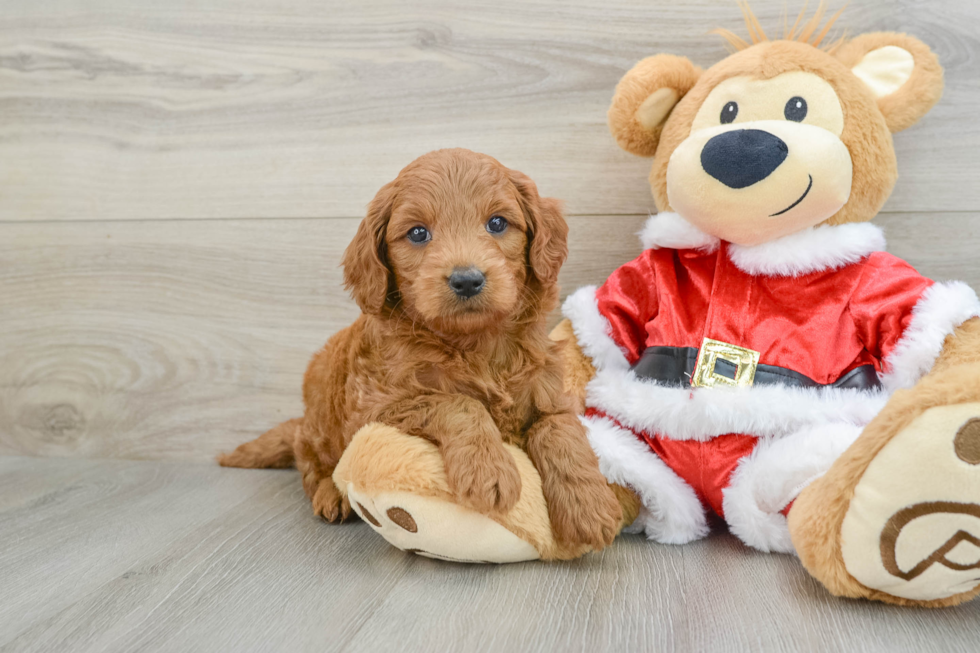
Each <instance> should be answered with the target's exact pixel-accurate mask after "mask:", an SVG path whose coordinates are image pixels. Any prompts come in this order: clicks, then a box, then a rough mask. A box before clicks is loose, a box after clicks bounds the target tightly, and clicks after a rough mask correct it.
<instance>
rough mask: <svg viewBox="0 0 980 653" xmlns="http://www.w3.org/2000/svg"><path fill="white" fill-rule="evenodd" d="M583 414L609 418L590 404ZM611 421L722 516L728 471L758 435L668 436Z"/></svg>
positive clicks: (749, 452) (790, 505)
mask: <svg viewBox="0 0 980 653" xmlns="http://www.w3.org/2000/svg"><path fill="white" fill-rule="evenodd" d="M586 415H587V416H589V417H593V416H595V417H605V418H606V419H612V418H611V417H609V416H608V415H606V414H604V413H602V412H601V411H597V410H595V409H591V408H590V409H588V410H587V411H586ZM612 421H613V422H615V423H616V425H617V426H619V427H620V428H622V429H624V430H627V431H631V432H632V433H634V434H635V435H636V437H638V438H639V439H640V440H642V441H643V442H645V443H646V444H647V446H649V447H650V450H651V451H653V452H654V453H655V454H657V457H659V458H660V460H662V461H663V462H664V464H666V465H667V466H668V467H670V468H671V469H672V470H673V471H674V473H675V474H677V475H678V476H679V477H681V479H682V480H683V481H684V482H685V483H687V484H688V485H690V486H691V488H692V489H693V490H694V492H695V493H696V494H697V495H698V498H699V499H700V500H701V503H702V504H704V506H705V507H706V508H710V509H711V510H712V511H713V512H714V513H715V514H716V515H718V516H719V517H721V518H724V517H725V511H724V508H723V507H722V503H723V501H724V491H725V488H727V487H728V486H729V485H730V484H731V477H732V473H733V472H734V471H735V468H736V467H738V464H739V463H740V462H742V459H743V458H745V457H746V456H748V455H749V454H751V453H752V452H753V451H754V450H755V447H756V445H757V444H758V443H759V438H758V437H756V436H754V435H745V434H742V433H729V434H726V435H718V436H715V437H713V438H710V439H708V440H671V439H669V438H665V437H663V436H660V435H650V434H649V433H647V432H645V431H639V432H637V431H634V430H633V429H630V428H628V427H625V426H623V425H622V424H620V423H619V422H618V421H617V420H615V419H613V420H612ZM792 505H793V503H792V502H790V503H789V505H787V506H786V507H785V508H783V509H782V510H781V511H780V512H782V513H783V514H784V515H786V514H788V513H789V509H790V508H791V507H792Z"/></svg>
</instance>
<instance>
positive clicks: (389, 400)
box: [220, 149, 621, 548]
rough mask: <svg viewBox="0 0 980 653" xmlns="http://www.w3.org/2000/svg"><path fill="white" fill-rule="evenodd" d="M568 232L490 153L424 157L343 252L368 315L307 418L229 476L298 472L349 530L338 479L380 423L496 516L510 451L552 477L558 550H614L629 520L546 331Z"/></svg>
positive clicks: (468, 499)
mask: <svg viewBox="0 0 980 653" xmlns="http://www.w3.org/2000/svg"><path fill="white" fill-rule="evenodd" d="M567 234H568V226H567V225H566V224H565V221H564V219H563V218H562V213H561V205H560V203H559V202H558V201H557V200H554V199H549V198H542V197H539V196H538V191H537V188H536V187H535V185H534V182H533V181H531V180H530V179H529V178H528V177H526V176H525V175H523V174H521V173H520V172H517V171H514V170H510V169H508V168H506V167H504V166H503V165H501V164H500V163H499V162H497V161H496V160H495V159H493V158H491V157H489V156H486V155H482V154H476V153H474V152H470V151H468V150H462V149H453V150H439V151H436V152H431V153H429V154H426V155H425V156H422V157H420V158H418V159H416V160H415V161H413V162H412V163H411V164H409V165H408V166H407V167H406V168H405V169H404V170H402V171H401V173H399V175H398V177H397V178H396V179H395V180H394V181H392V182H391V183H389V184H387V185H385V186H384V187H383V188H382V189H381V190H380V191H379V192H378V194H377V196H376V197H375V198H374V200H373V201H372V202H371V205H370V207H369V208H368V214H367V217H366V218H365V219H364V221H363V222H361V225H360V227H359V228H358V231H357V235H356V236H354V240H353V241H352V242H351V244H350V245H349V246H348V247H347V250H346V252H345V253H344V261H343V265H344V282H345V285H346V286H347V288H348V289H349V290H350V291H351V293H352V294H353V296H354V299H355V300H356V301H357V303H358V305H359V306H360V307H361V310H362V311H363V313H362V314H361V316H360V317H359V318H358V319H357V321H355V322H354V324H352V325H351V326H349V327H348V328H346V329H344V330H342V331H340V332H338V333H337V334H335V335H334V336H333V337H332V338H330V340H329V341H328V342H327V344H326V346H325V347H324V348H323V349H321V350H320V351H319V352H318V353H317V354H316V355H315V356H314V357H313V360H312V362H311V363H310V366H309V368H308V370H307V372H306V377H305V379H304V382H303V398H304V401H305V404H306V412H305V415H304V416H303V417H302V418H301V419H295V420H290V421H288V422H285V423H283V424H281V425H280V426H278V427H276V428H274V429H272V430H271V431H269V432H267V433H265V434H264V435H262V436H261V437H260V438H259V439H257V440H255V441H254V442H249V443H247V444H243V445H241V446H240V447H238V449H236V450H235V451H234V452H233V453H231V454H227V455H225V456H222V457H221V458H220V462H221V464H222V465H226V466H233V467H288V466H291V465H294V464H295V465H296V467H297V468H298V469H299V470H300V472H301V473H302V476H303V488H304V489H305V490H306V494H307V495H308V496H309V497H310V499H311V500H312V501H313V510H314V511H315V512H316V513H317V514H319V515H322V516H323V517H324V518H326V519H327V520H329V521H338V520H343V519H346V518H347V517H348V516H349V515H350V512H351V509H350V505H349V504H348V503H347V501H346V499H343V498H342V497H341V495H340V493H339V492H338V490H337V488H336V487H335V486H334V483H333V480H332V479H331V475H332V474H333V471H334V467H335V466H336V465H337V462H338V461H339V460H340V456H341V455H342V454H343V453H344V449H345V448H346V447H347V445H348V443H349V442H350V440H351V438H352V437H353V435H354V433H355V432H357V430H358V429H359V428H361V427H362V426H364V425H365V424H367V423H369V422H381V423H384V424H389V425H391V426H394V427H396V428H399V429H401V430H403V431H404V432H406V433H408V434H411V435H415V436H418V437H422V438H425V439H427V440H430V441H431V442H433V443H435V444H436V445H437V446H438V447H439V449H440V451H441V452H442V456H443V459H444V460H445V465H446V473H447V476H448V478H449V483H450V486H451V488H452V490H453V492H454V493H455V495H456V496H457V498H458V500H459V501H460V503H462V504H463V505H466V506H468V507H470V508H472V509H473V510H476V511H479V512H481V513H485V514H486V513H490V512H492V511H502V512H506V511H507V510H509V509H510V508H511V507H513V505H514V504H515V502H516V501H517V499H518V497H519V496H520V492H521V482H520V478H519V476H518V472H517V468H516V467H515V465H514V461H513V458H512V457H511V456H510V455H508V454H507V453H506V451H505V449H504V447H503V443H504V442H508V443H511V444H514V445H517V446H519V447H521V448H523V449H524V450H525V451H526V452H527V454H528V456H529V457H530V459H531V461H532V462H533V463H534V465H535V467H536V468H537V470H538V472H539V473H540V475H541V479H542V484H543V491H544V496H545V499H546V501H547V504H548V511H549V515H550V518H551V521H552V525H553V527H554V532H555V535H556V537H557V538H559V540H563V541H565V542H568V543H582V544H588V545H591V546H594V547H596V548H602V547H603V546H604V545H607V544H609V543H610V542H611V541H612V539H613V537H614V536H615V534H616V532H617V530H618V526H619V521H620V518H621V510H620V507H619V504H618V502H617V500H616V498H615V496H614V495H613V493H612V491H611V490H610V488H609V487H608V485H607V484H606V481H605V479H604V478H603V476H602V474H600V472H599V467H598V463H597V460H596V457H595V455H594V454H593V452H592V449H591V448H590V446H589V443H588V441H587V440H586V435H585V429H584V427H583V426H582V424H581V423H580V422H579V420H578V418H577V417H576V415H575V400H574V399H572V398H571V397H569V396H568V395H566V394H565V393H564V391H563V389H562V386H563V384H562V367H561V363H560V359H559V353H558V351H557V349H556V348H557V345H556V344H555V343H553V342H551V341H550V340H549V339H548V336H547V330H546V324H545V321H546V316H547V315H548V313H549V311H551V310H552V309H554V308H555V306H556V305H557V302H558V286H557V280H558V270H559V268H560V267H561V264H562V263H563V262H564V260H565V257H566V255H567V253H568V248H567V244H566V239H567Z"/></svg>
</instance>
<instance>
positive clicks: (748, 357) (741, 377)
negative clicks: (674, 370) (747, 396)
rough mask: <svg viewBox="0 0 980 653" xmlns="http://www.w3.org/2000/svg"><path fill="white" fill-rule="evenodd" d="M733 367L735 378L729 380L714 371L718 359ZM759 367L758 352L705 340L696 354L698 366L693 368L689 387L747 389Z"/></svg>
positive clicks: (718, 341) (709, 339) (717, 341)
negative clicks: (721, 386)
mask: <svg viewBox="0 0 980 653" xmlns="http://www.w3.org/2000/svg"><path fill="white" fill-rule="evenodd" d="M719 358H720V359H721V360H723V361H728V362H729V363H732V364H734V365H735V378H734V379H730V378H728V377H727V376H722V375H721V374H718V372H716V371H715V364H716V363H717V362H718V359H719ZM758 365H759V352H757V351H752V350H751V349H746V348H745V347H739V346H738V345H730V344H728V343H727V342H722V341H720V340H712V339H711V338H705V339H704V340H703V341H701V350H700V351H699V352H698V364H697V366H696V367H695V368H694V376H693V377H692V378H691V385H693V386H695V387H698V388H713V387H714V386H716V385H724V386H729V387H732V388H747V387H749V386H751V385H752V383H753V381H755V370H756V367H758Z"/></svg>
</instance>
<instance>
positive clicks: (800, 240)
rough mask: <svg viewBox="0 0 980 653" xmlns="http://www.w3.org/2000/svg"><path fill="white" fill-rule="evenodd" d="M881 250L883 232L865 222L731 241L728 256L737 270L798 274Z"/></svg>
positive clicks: (832, 267) (831, 267) (835, 266)
mask: <svg viewBox="0 0 980 653" xmlns="http://www.w3.org/2000/svg"><path fill="white" fill-rule="evenodd" d="M884 250H885V235H884V233H883V232H882V231H881V229H880V228H879V227H876V226H875V225H873V224H870V223H868V222H863V223H856V224H843V225H838V226H827V227H813V228H810V229H804V230H803V231H799V232H797V233H795V234H790V235H789V236H784V237H782V238H777V239H776V240H773V241H770V242H768V243H763V244H761V245H755V246H753V247H744V246H742V245H735V244H731V245H729V247H728V256H729V258H730V259H731V260H732V263H734V264H735V267H737V268H738V269H739V270H742V271H743V272H745V273H747V274H752V275H759V276H767V277H798V276H800V275H804V274H809V273H811V272H816V271H818V270H836V269H838V268H842V267H844V266H845V265H850V264H851V263H857V262H858V261H860V260H861V259H863V258H864V257H866V256H868V255H869V254H871V253H872V252H882V251H884Z"/></svg>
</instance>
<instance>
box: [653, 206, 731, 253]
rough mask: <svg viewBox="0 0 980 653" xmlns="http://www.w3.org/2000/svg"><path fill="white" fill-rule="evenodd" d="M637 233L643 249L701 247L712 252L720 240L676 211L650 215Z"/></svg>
mask: <svg viewBox="0 0 980 653" xmlns="http://www.w3.org/2000/svg"><path fill="white" fill-rule="evenodd" d="M637 235H638V236H639V237H640V242H641V243H643V249H701V250H705V251H708V252H713V251H715V250H716V249H718V244H719V243H720V242H721V241H719V240H718V239H717V238H715V237H714V236H711V235H709V234H706V233H704V232H703V231H701V230H700V229H698V228H697V227H695V226H694V225H693V224H691V223H690V222H688V221H687V220H685V219H684V218H682V217H681V216H679V215H677V214H676V213H657V214H656V215H651V216H650V217H649V218H648V219H647V221H646V224H644V225H643V229H642V230H641V231H640V233H639V234H637Z"/></svg>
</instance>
